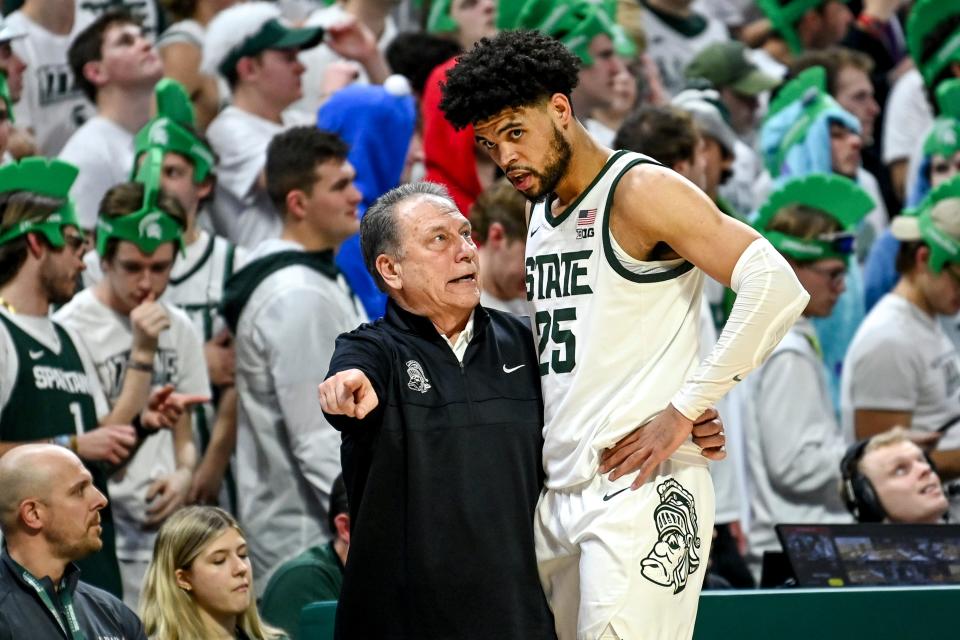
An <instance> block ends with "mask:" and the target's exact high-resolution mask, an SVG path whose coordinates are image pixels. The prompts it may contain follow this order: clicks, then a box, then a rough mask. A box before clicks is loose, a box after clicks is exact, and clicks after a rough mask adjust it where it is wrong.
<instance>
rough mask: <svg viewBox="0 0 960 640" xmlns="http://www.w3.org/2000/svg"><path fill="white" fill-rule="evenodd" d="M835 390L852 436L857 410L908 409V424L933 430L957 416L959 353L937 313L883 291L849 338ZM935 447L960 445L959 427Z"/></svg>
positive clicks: (959, 379) (959, 375) (958, 404)
mask: <svg viewBox="0 0 960 640" xmlns="http://www.w3.org/2000/svg"><path fill="white" fill-rule="evenodd" d="M840 394H841V395H840V403H841V410H842V413H843V422H844V430H845V433H846V434H847V437H848V438H850V439H851V440H852V439H853V436H854V424H853V414H854V411H855V410H856V409H876V410H881V411H905V412H909V413H911V414H912V415H913V419H912V423H911V428H913V429H916V430H918V431H934V430H936V429H938V428H939V427H940V426H942V425H943V424H945V423H946V422H947V421H948V420H950V419H952V418H955V417H960V355H958V353H957V351H956V348H955V347H954V345H953V343H952V342H951V341H950V339H949V338H948V337H947V335H946V334H945V333H944V331H943V328H942V327H941V326H940V322H939V321H938V319H937V318H932V317H930V316H929V315H927V314H926V313H924V312H923V311H921V310H920V309H919V308H917V307H916V306H915V305H914V304H913V303H911V302H908V301H907V300H906V299H905V298H903V297H901V296H899V295H896V294H892V293H888V294H887V295H885V296H884V297H883V298H881V299H880V301H879V302H878V303H877V304H876V305H875V306H874V307H873V309H871V310H870V313H869V314H867V317H866V318H865V319H864V321H863V324H861V325H860V328H859V329H858V330H857V333H856V335H855V336H854V337H853V342H851V343H850V349H849V351H847V358H846V360H845V362H844V366H843V377H842V380H841V387H840ZM939 448H940V449H956V448H960V428H957V429H951V430H949V431H947V433H946V434H945V435H944V436H943V438H942V439H941V440H940V444H939Z"/></svg>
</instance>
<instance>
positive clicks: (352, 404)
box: [317, 369, 380, 420]
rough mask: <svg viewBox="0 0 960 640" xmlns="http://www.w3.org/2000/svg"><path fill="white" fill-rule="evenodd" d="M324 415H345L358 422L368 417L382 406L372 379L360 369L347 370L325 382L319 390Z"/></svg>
mask: <svg viewBox="0 0 960 640" xmlns="http://www.w3.org/2000/svg"><path fill="white" fill-rule="evenodd" d="M317 391H318V394H319V396H320V408H321V409H323V411H324V413H329V414H331V415H344V416H350V417H351V418H357V419H358V420H360V419H363V418H365V417H367V416H368V415H369V414H370V412H371V411H373V410H374V409H376V408H377V405H378V404H380V399H379V398H377V392H376V391H374V390H373V385H372V384H370V379H369V378H367V375H366V374H365V373H364V372H362V371H360V370H359V369H347V370H346V371H341V372H339V373H336V374H334V375H332V376H330V377H329V378H327V379H326V380H324V381H323V382H322V383H321V384H320V387H319V388H318V390H317Z"/></svg>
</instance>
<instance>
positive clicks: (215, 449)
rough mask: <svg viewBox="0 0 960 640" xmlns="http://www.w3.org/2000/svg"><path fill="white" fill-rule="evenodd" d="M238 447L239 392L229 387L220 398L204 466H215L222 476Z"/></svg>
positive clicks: (204, 455) (205, 453)
mask: <svg viewBox="0 0 960 640" xmlns="http://www.w3.org/2000/svg"><path fill="white" fill-rule="evenodd" d="M236 446H237V392H236V389H235V388H234V387H229V388H228V389H227V390H226V391H225V392H224V393H223V395H221V396H220V405H219V406H218V407H217V420H216V422H214V423H213V432H212V433H211V434H210V444H209V445H208V446H207V450H206V451H205V452H204V454H203V459H204V464H205V465H213V468H214V469H216V470H217V471H218V472H220V473H221V474H222V473H223V472H225V471H226V469H227V465H228V464H229V462H230V456H231V455H232V454H233V450H234V449H235V448H236Z"/></svg>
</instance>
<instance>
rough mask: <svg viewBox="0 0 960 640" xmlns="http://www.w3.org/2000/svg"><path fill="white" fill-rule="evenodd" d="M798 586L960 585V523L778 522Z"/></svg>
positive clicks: (779, 532)
mask: <svg viewBox="0 0 960 640" xmlns="http://www.w3.org/2000/svg"><path fill="white" fill-rule="evenodd" d="M776 531H777V536H778V537H779V538H780V544H781V545H782V547H783V551H784V553H785V554H786V556H787V559H788V561H789V563H790V567H791V569H792V571H793V575H794V576H795V577H796V583H797V586H800V587H875V586H908V585H949V584H960V525H902V524H826V525H800V524H780V525H777V526H776Z"/></svg>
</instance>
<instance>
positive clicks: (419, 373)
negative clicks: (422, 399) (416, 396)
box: [407, 360, 430, 393]
mask: <svg viewBox="0 0 960 640" xmlns="http://www.w3.org/2000/svg"><path fill="white" fill-rule="evenodd" d="M407 375H408V376H410V381H409V382H408V383H407V386H408V387H410V388H411V389H413V390H414V391H419V392H420V393H426V392H427V390H428V389H429V388H430V381H429V380H427V376H426V375H425V374H424V373H423V367H421V366H420V363H419V362H417V361H416V360H407Z"/></svg>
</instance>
